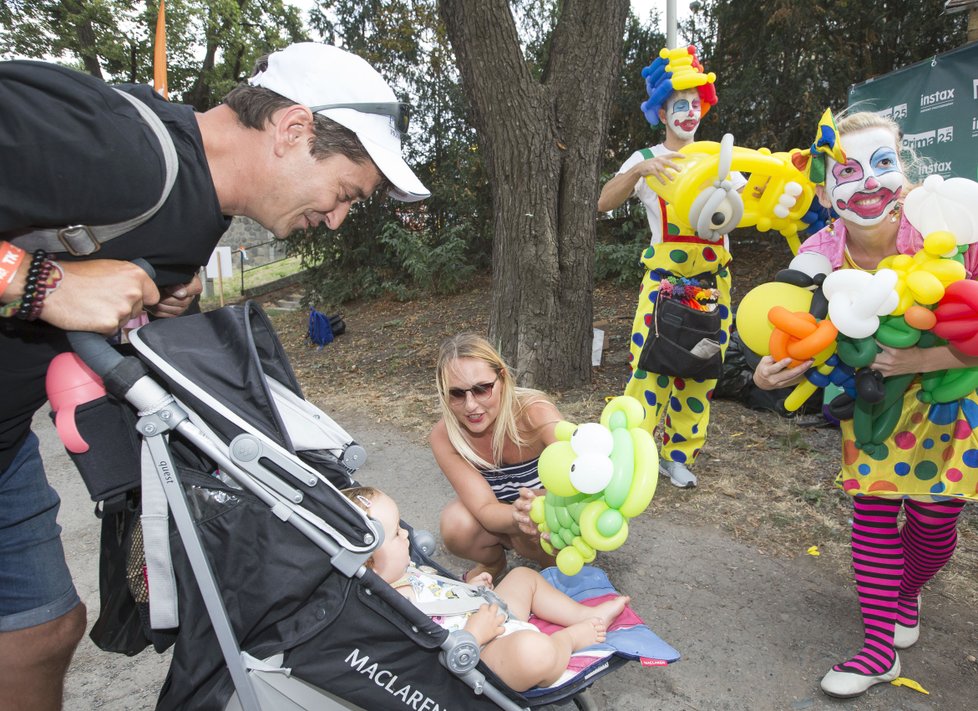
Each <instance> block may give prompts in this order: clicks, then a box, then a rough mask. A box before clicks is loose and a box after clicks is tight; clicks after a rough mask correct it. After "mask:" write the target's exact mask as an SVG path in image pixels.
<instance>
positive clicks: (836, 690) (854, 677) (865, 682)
mask: <svg viewBox="0 0 978 711" xmlns="http://www.w3.org/2000/svg"><path fill="white" fill-rule="evenodd" d="M898 676H900V656H899V655H897V657H896V658H895V659H894V660H893V666H892V667H890V668H889V669H888V670H887V671H885V672H883V673H882V674H876V675H875V676H866V675H864V674H856V673H855V672H841V671H836V670H835V669H829V673H828V674H826V675H825V676H823V677H822V681H821V682H820V686H821V687H822V691H824V692H825V693H826V694H828V695H829V696H834V697H836V698H838V699H851V698H853V697H854V696H861V695H862V694H865V693H866V691H867V690H868V689H869V688H870V687H872V686H876V685H877V684H885V683H887V682H891V681H893V680H894V679H896V678H897V677H898Z"/></svg>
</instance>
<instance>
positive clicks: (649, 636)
mask: <svg viewBox="0 0 978 711" xmlns="http://www.w3.org/2000/svg"><path fill="white" fill-rule="evenodd" d="M541 574H542V575H543V577H544V578H546V579H547V581H548V582H550V584H551V585H553V586H554V587H555V588H557V589H558V590H561V591H563V592H564V593H566V594H567V595H569V596H570V597H572V598H574V599H575V600H577V601H578V602H581V601H583V600H589V599H591V598H596V597H601V596H602V595H610V594H613V595H620V594H621V593H620V592H618V591H617V590H615V588H614V586H613V585H612V584H611V581H609V580H608V576H607V575H606V574H605V572H604V571H603V570H601V569H600V568H595V567H593V566H590V565H585V566H584V568H583V569H582V570H581V572H579V573H578V574H577V575H564V574H563V573H561V572H560V571H559V570H558V569H557V568H556V567H551V568H546V569H545V570H542V571H541ZM634 618H637V620H638V623H637V624H633V625H629V626H626V627H621V628H617V629H612V630H611V631H609V632H608V636H607V639H606V640H605V641H604V642H603V643H601V644H594V645H591V646H590V647H586V648H584V649H582V650H580V651H579V652H575V653H574V654H573V655H572V657H571V663H570V664H568V666H567V672H566V673H565V674H564V675H563V676H562V677H561V678H560V679H558V680H557V681H556V682H555V683H554V684H553V685H551V686H548V687H538V688H536V689H531V690H530V691H527V692H524V694H523V695H524V696H526V697H527V698H532V697H533V696H539V695H543V694H547V693H550V692H552V691H554V690H555V689H559V688H560V687H561V686H564V685H565V684H569V683H572V682H574V681H575V680H576V679H577V678H578V677H579V676H580V675H582V674H590V673H593V671H594V669H595V667H597V666H599V665H600V664H602V663H604V660H606V659H607V658H608V657H609V656H611V655H618V656H621V657H624V658H626V659H631V660H637V661H641V662H642V664H643V665H647V666H665V665H666V664H671V663H672V662H675V661H677V660H678V659H679V657H680V655H679V652H677V651H676V650H675V649H673V648H672V647H671V646H670V645H668V644H666V643H665V642H664V641H662V639H660V637H659V636H658V635H657V634H656V633H655V632H653V631H652V630H651V629H649V628H648V626H647V625H646V624H645V623H644V621H642V620H641V618H638V616H637V615H634ZM612 627H613V628H614V627H615V625H612Z"/></svg>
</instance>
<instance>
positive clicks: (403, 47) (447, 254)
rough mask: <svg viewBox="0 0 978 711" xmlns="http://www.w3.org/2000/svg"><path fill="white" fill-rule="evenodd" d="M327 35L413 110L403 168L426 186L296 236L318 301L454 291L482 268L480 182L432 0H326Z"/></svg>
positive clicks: (316, 15)
mask: <svg viewBox="0 0 978 711" xmlns="http://www.w3.org/2000/svg"><path fill="white" fill-rule="evenodd" d="M310 21H311V24H312V26H313V28H314V29H315V30H316V31H317V32H318V33H320V34H321V35H322V36H323V37H324V39H325V41H327V42H331V43H334V44H338V45H340V46H343V47H345V48H346V49H349V50H350V51H352V52H355V53H357V54H359V55H361V56H363V57H364V58H365V59H367V60H368V61H369V62H370V63H371V64H372V65H373V66H374V67H376V68H377V70H378V71H380V73H381V74H382V75H383V76H384V77H386V78H388V80H389V81H391V83H392V85H393V86H394V87H395V91H396V92H397V93H398V96H399V98H400V99H402V100H407V101H409V102H410V103H411V104H412V106H413V110H412V119H411V131H410V138H409V139H408V140H407V141H406V142H405V153H406V156H407V160H408V162H409V164H410V165H411V166H412V167H413V168H414V170H415V172H416V173H417V174H418V176H419V177H420V178H421V180H422V182H424V184H425V185H426V186H427V187H428V189H429V190H431V193H432V196H431V198H429V199H428V200H425V201H424V202H423V203H416V204H413V205H405V204H402V203H393V202H389V201H388V202H385V201H382V200H376V199H375V200H371V201H368V202H367V203H365V204H363V205H359V206H357V208H356V209H355V210H354V211H353V212H352V213H351V214H350V216H349V217H348V218H347V220H346V222H345V223H344V224H343V226H342V227H341V228H340V229H339V230H338V231H337V232H329V231H328V230H326V229H324V228H320V229H318V230H315V231H310V232H307V233H306V234H303V235H300V236H298V237H296V238H295V239H294V240H293V245H294V249H295V251H296V252H297V253H298V254H300V255H301V256H302V257H303V261H304V262H305V263H306V264H307V265H309V266H311V267H312V269H313V273H312V275H311V279H310V280H309V283H310V289H309V291H308V293H307V298H308V299H310V300H311V301H313V302H316V303H318V304H324V305H325V304H333V303H336V302H338V301H342V300H346V299H351V298H357V297H364V296H376V295H378V294H380V293H383V292H389V293H394V294H396V295H399V296H403V297H405V298H406V297H409V296H411V295H413V294H416V293H418V292H420V291H428V292H432V291H433V292H436V293H451V292H454V291H458V290H459V289H461V288H463V286H464V285H465V284H466V283H468V281H469V279H470V278H471V276H472V275H473V274H474V273H475V272H477V271H480V270H488V268H489V255H490V237H489V233H490V218H489V216H488V211H489V207H488V206H489V199H488V191H487V189H486V178H485V174H484V171H483V166H482V157H481V153H480V151H479V148H478V145H477V142H476V136H475V131H474V130H473V128H472V126H471V125H470V124H469V123H468V121H467V110H468V109H467V104H466V100H465V97H464V95H463V93H462V91H461V89H460V87H459V78H458V72H457V70H456V69H455V60H454V57H453V55H452V52H451V48H450V47H449V46H448V41H447V39H446V37H445V30H444V26H443V25H442V24H441V23H440V22H439V20H438V17H437V14H436V8H435V3H434V0H430V1H429V0H415V1H414V2H407V1H405V0H370V1H369V2H360V1H357V0H352V1H351V0H330V1H325V0H324V1H322V2H319V3H318V4H317V6H316V8H315V9H314V10H313V11H312V13H311V18H310Z"/></svg>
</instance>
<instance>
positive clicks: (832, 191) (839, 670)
mask: <svg viewBox="0 0 978 711" xmlns="http://www.w3.org/2000/svg"><path fill="white" fill-rule="evenodd" d="M838 130H839V136H840V140H841V144H842V148H843V150H844V152H845V158H844V160H845V162H841V161H837V160H833V159H832V158H827V159H826V160H827V165H826V171H825V173H826V175H825V184H824V185H821V186H819V187H818V189H817V194H818V196H819V200H820V201H821V203H822V204H823V205H824V206H826V207H830V206H831V207H832V208H833V209H834V210H835V212H836V213H837V214H838V215H839V216H840V219H839V220H836V221H835V222H834V223H833V224H831V225H830V226H828V227H826V228H825V229H823V230H822V231H820V232H818V233H816V234H815V235H813V236H812V237H810V238H809V239H808V240H807V241H805V243H804V244H803V245H802V247H801V251H802V252H817V253H820V254H822V255H824V256H825V257H827V258H828V259H829V261H830V262H831V264H832V267H833V268H834V269H860V270H863V271H868V272H873V271H875V269H876V267H877V265H878V263H879V262H880V260H881V259H883V258H884V257H887V256H890V255H896V254H914V253H916V252H918V251H919V250H920V249H921V248H922V246H923V239H922V237H921V235H920V233H919V232H917V231H916V230H915V229H914V228H913V227H912V226H911V225H910V224H909V222H907V220H906V218H905V216H904V215H903V213H902V210H901V205H902V198H903V196H904V192H905V190H906V181H905V177H904V172H903V166H902V164H901V161H900V158H899V145H900V132H899V128H898V127H897V125H896V124H895V123H893V122H892V121H891V120H890V119H887V118H883V117H881V116H878V115H876V114H872V113H854V114H852V115H849V116H847V117H845V118H843V119H842V120H840V121H839V122H838ZM964 264H965V271H966V273H967V278H969V279H974V278H975V276H976V275H975V272H976V268H978V247H975V246H974V245H972V246H971V247H970V248H969V249H968V251H967V252H966V253H965V254H964ZM879 350H880V352H879V353H878V354H877V356H876V359H875V361H874V362H873V363H872V366H871V367H872V368H874V369H875V370H877V371H879V372H880V373H881V374H882V375H883V376H885V377H889V376H895V375H902V374H910V373H928V372H935V371H942V370H946V369H953V368H962V367H969V366H975V365H978V358H976V357H971V356H967V355H965V354H963V353H961V352H960V351H957V350H956V349H955V348H953V347H952V346H949V345H945V346H937V347H933V348H916V347H914V348H901V349H897V348H890V347H888V346H885V345H880V346H879ZM790 362H791V361H790V359H784V360H781V361H774V360H773V359H772V357H771V356H766V357H764V358H763V359H762V360H761V362H760V363H759V365H758V367H757V369H756V371H755V373H754V381H755V382H756V383H757V385H758V386H760V387H762V388H765V389H775V388H782V387H786V386H789V385H793V384H795V383H798V382H800V380H801V379H802V378H803V377H804V372H805V371H806V370H807V369H808V368H809V367H810V366H811V364H812V361H810V360H809V361H808V362H805V363H802V364H800V365H798V366H796V367H791V366H790ZM920 380H921V379H920V378H919V377H918V378H916V379H915V380H914V382H913V383H912V384H911V386H910V387H909V388H908V390H907V392H906V394H905V395H904V397H903V402H902V408H903V409H902V412H901V415H900V419H899V421H898V423H897V425H896V427H895V429H894V430H893V432H892V434H891V435H890V436H889V437H888V438H887V439H886V440H885V441H884V443H883V444H884V447H882V448H880V449H877V450H876V451H875V453H874V454H868V453H866V452H864V451H862V450H861V449H859V448H857V447H856V446H855V438H854V432H853V426H852V421H851V420H848V421H843V423H842V440H843V442H842V444H843V446H842V469H841V472H840V474H839V477H838V479H837V484H838V485H839V486H840V488H842V489H843V490H844V491H845V492H846V493H848V494H849V495H850V496H852V503H853V516H852V532H851V533H852V536H851V538H852V564H853V568H854V572H855V579H856V589H857V592H858V595H859V604H860V609H861V612H862V617H863V626H864V632H865V637H864V642H863V645H862V647H861V648H860V649H859V650H858V651H857V652H856V654H855V655H853V656H852V657H850V658H849V659H847V660H845V661H843V662H840V663H839V664H836V665H835V666H833V667H832V669H830V670H829V671H828V673H827V674H825V676H824V677H823V678H822V680H821V687H822V690H823V691H824V692H825V693H826V694H829V695H830V696H835V697H843V698H848V697H853V696H859V695H860V694H862V693H864V692H865V691H866V690H867V689H869V688H870V687H871V686H873V685H874V684H879V683H883V682H889V681H892V680H893V679H895V678H896V677H898V676H899V675H900V657H899V654H898V650H899V649H905V648H908V647H910V646H911V645H913V644H914V643H915V642H916V641H917V639H918V636H919V635H920V622H921V598H920V593H921V590H922V588H923V586H924V585H925V584H926V583H927V582H928V581H929V580H930V579H931V578H933V576H934V575H936V574H937V573H938V572H939V571H940V570H941V568H943V567H944V565H945V564H946V563H947V562H948V560H949V559H950V558H951V554H952V553H953V552H954V547H955V544H956V542H957V533H956V526H957V520H958V515H959V514H960V513H961V509H962V508H963V506H964V503H965V500H974V499H975V498H976V493H975V492H976V484H978V462H976V461H975V460H974V456H973V454H974V452H975V450H976V448H978V434H976V432H975V428H976V427H978V396H976V395H975V393H974V392H972V393H969V394H968V395H967V396H966V397H963V398H962V399H960V400H958V401H954V402H951V403H945V404H932V405H927V404H924V403H923V402H922V401H921V400H919V399H918V398H917V393H918V392H919V391H920V389H921V382H920ZM901 508H902V509H903V511H904V515H905V519H906V521H905V524H904V526H903V527H902V528H900V527H898V525H897V516H898V514H899V513H900V510H901Z"/></svg>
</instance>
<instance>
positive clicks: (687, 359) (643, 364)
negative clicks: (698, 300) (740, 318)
mask: <svg viewBox="0 0 978 711" xmlns="http://www.w3.org/2000/svg"><path fill="white" fill-rule="evenodd" d="M712 306H713V308H712V309H708V310H704V309H702V308H696V307H692V306H689V305H687V304H685V303H683V300H681V299H678V298H672V297H671V296H669V295H668V294H667V293H665V292H663V291H660V292H659V296H658V298H657V299H656V303H655V309H654V310H653V312H652V324H651V326H650V327H649V335H648V338H647V339H646V341H645V346H644V347H643V348H642V354H641V355H640V356H639V359H638V367H639V368H640V369H641V370H644V371H646V372H648V373H659V374H660V375H671V376H673V377H679V378H697V379H702V380H712V379H716V378H719V377H720V373H721V369H722V367H723V352H722V349H721V347H720V333H721V330H722V328H723V325H722V321H721V318H720V309H719V308H718V307H717V306H716V304H712Z"/></svg>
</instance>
